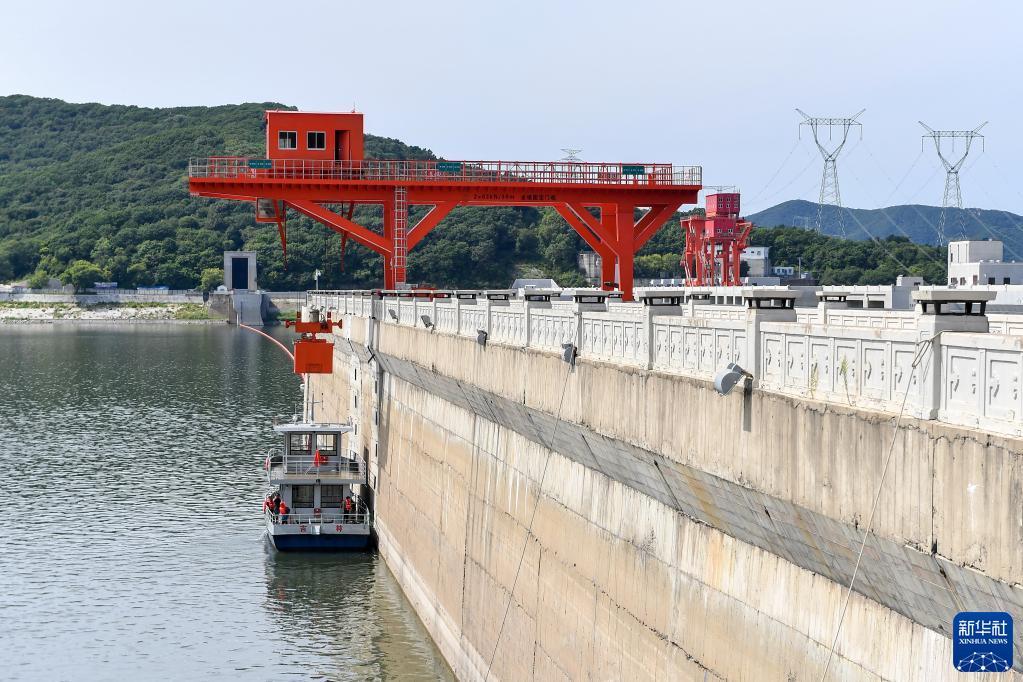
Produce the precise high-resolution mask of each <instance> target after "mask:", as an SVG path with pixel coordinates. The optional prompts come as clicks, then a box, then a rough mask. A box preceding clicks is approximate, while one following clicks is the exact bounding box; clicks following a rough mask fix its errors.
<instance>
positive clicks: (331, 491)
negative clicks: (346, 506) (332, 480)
mask: <svg viewBox="0 0 1023 682" xmlns="http://www.w3.org/2000/svg"><path fill="white" fill-rule="evenodd" d="M344 499H345V487H344V486H343V485H321V486H320V506H321V507H340V506H341V501H342V500H344Z"/></svg>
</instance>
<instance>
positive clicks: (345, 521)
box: [266, 502, 372, 526]
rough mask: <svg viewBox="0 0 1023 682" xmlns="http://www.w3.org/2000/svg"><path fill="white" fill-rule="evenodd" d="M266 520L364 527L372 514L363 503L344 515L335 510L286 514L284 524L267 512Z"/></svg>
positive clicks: (298, 523)
mask: <svg viewBox="0 0 1023 682" xmlns="http://www.w3.org/2000/svg"><path fill="white" fill-rule="evenodd" d="M266 518H267V519H268V520H269V521H271V522H272V523H274V524H275V525H302V524H311V523H322V524H339V525H343V526H361V525H366V524H368V523H369V522H370V520H371V519H372V514H371V513H370V511H369V508H368V507H367V506H366V505H365V503H361V502H360V503H359V505H358V506H357V507H356V509H355V510H354V511H352V512H350V513H346V512H343V511H340V510H337V509H328V510H323V511H321V512H320V513H319V514H309V513H306V512H303V513H301V514H293V513H290V512H289V513H288V515H287V518H286V520H285V521H284V523H281V519H280V515H275V514H274V513H273V512H270V511H267V512H266Z"/></svg>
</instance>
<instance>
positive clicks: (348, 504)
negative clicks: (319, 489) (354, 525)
mask: <svg viewBox="0 0 1023 682" xmlns="http://www.w3.org/2000/svg"><path fill="white" fill-rule="evenodd" d="M354 510H355V504H353V503H352V496H351V495H347V496H346V497H345V521H346V522H351V520H352V519H351V516H352V512H353V511H354Z"/></svg>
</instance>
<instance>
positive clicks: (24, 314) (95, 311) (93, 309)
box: [0, 303, 227, 324]
mask: <svg viewBox="0 0 1023 682" xmlns="http://www.w3.org/2000/svg"><path fill="white" fill-rule="evenodd" d="M54 322H108V323H111V322H112V323H125V322H127V323H186V324H224V323H226V322H227V320H225V319H224V318H220V317H211V316H210V314H209V310H208V309H207V308H206V307H205V306H202V305H198V304H193V303H181V304H175V303H168V304H101V305H94V306H78V305H75V304H72V303H39V304H33V305H26V304H24V303H0V324H33V323H54Z"/></svg>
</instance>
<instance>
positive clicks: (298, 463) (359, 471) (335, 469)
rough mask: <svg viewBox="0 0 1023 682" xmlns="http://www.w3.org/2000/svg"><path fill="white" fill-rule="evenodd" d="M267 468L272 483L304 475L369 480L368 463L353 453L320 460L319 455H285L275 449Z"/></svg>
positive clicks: (323, 457) (278, 449) (347, 479)
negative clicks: (367, 478)
mask: <svg viewBox="0 0 1023 682" xmlns="http://www.w3.org/2000/svg"><path fill="white" fill-rule="evenodd" d="M264 468H265V469H266V470H267V474H268V476H269V477H270V479H272V480H286V479H287V478H289V477H304V476H315V477H316V478H319V479H341V480H346V481H350V480H358V481H365V480H366V463H365V462H364V461H363V460H362V459H360V458H358V457H357V456H356V455H355V453H349V456H341V455H337V454H334V453H331V454H326V455H323V456H322V457H321V458H320V459H317V457H316V455H315V453H310V452H300V453H295V452H291V453H288V454H285V453H284V452H283V449H282V448H271V449H270V450H269V451H268V452H267V455H266V462H265V464H264Z"/></svg>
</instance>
